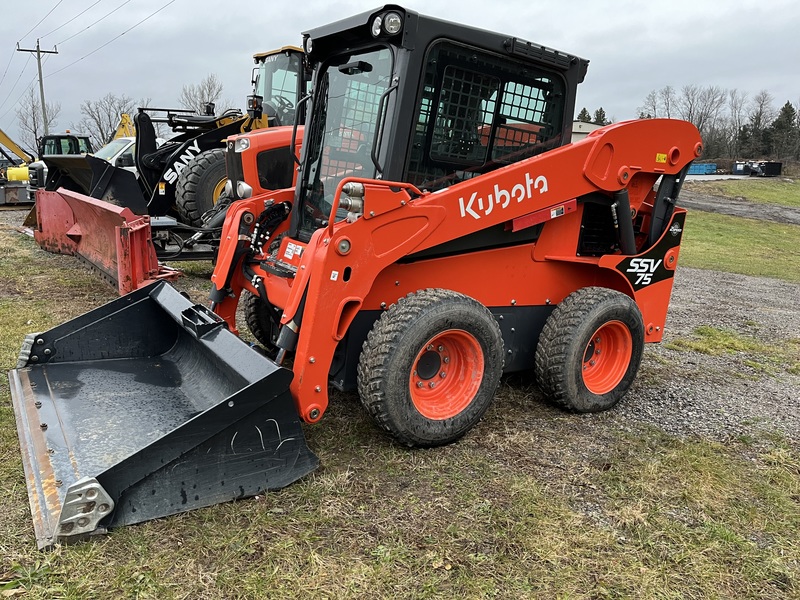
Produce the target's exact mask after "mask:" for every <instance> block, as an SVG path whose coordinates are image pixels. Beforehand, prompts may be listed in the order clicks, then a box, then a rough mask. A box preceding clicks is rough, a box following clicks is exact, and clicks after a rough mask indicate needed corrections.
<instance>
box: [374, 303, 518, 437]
mask: <svg viewBox="0 0 800 600" xmlns="http://www.w3.org/2000/svg"><path fill="white" fill-rule="evenodd" d="M437 336H445V337H444V338H442V339H445V340H449V338H447V337H446V336H458V337H454V338H453V339H454V340H457V339H459V338H460V339H463V340H464V341H465V342H466V344H467V345H468V347H469V348H470V350H472V351H474V357H475V358H476V359H478V360H482V363H483V371H482V373H481V376H480V378H479V377H478V375H477V374H476V373H473V374H471V376H468V377H464V376H463V375H462V376H458V375H457V373H459V372H461V373H463V370H461V371H459V370H458V369H459V365H472V366H477V363H475V362H471V361H470V360H469V359H468V358H467V359H464V358H463V357H464V354H461V353H460V351H459V348H458V347H457V344H453V345H450V344H449V343H448V341H443V342H442V344H448V347H447V348H445V346H444V345H439V344H437V348H438V352H433V351H431V350H432V349H433V346H429V345H428V342H431V341H433V340H434V338H437ZM423 354H431V355H435V356H434V360H437V357H438V360H439V361H440V362H439V363H438V366H433V367H432V373H431V374H430V376H427V381H428V383H427V384H426V385H422V386H419V387H423V388H424V389H423V390H422V391H420V392H417V393H416V397H419V395H420V394H428V393H430V394H432V395H434V397H433V398H432V399H428V400H425V402H429V403H430V404H429V406H434V407H437V409H438V404H437V403H439V402H440V399H439V398H438V395H445V396H446V397H447V399H446V400H444V401H443V404H442V411H441V414H442V417H441V418H436V417H435V415H434V418H431V417H430V416H425V415H424V414H422V413H421V412H420V409H418V406H417V404H415V400H414V399H413V398H412V392H411V385H412V384H411V381H412V377H417V379H420V378H422V376H421V375H419V376H418V374H417V371H416V370H415V366H418V365H422V355H423ZM442 356H445V358H441V357H442ZM450 356H452V357H453V358H452V359H451V358H450ZM418 358H419V359H420V360H419V362H417V359H418ZM440 369H441V372H442V373H445V374H447V373H450V374H452V375H453V378H452V381H453V382H454V383H453V384H450V383H449V382H450V380H449V379H448V380H447V381H446V382H445V380H444V379H439V377H440V376H441V374H440V372H439V371H440ZM448 369H451V370H449V371H448ZM421 371H422V369H421V368H420V372H421ZM502 371H503V337H502V334H501V332H500V327H499V326H498V324H497V321H495V319H494V317H493V316H492V314H491V313H490V312H489V310H488V309H487V308H486V307H485V306H483V305H482V304H481V303H480V302H477V301H476V300H474V299H472V298H470V297H468V296H465V295H463V294H459V293H457V292H454V291H451V290H442V289H426V290H420V291H418V292H414V293H411V294H409V295H408V296H406V297H405V298H401V299H400V300H399V301H398V302H397V303H396V304H394V305H393V306H392V307H390V308H389V310H387V311H386V312H384V313H383V314H382V315H381V317H380V319H378V320H377V321H376V322H375V325H374V326H373V328H372V330H371V331H370V332H369V335H368V336H367V339H366V341H365V342H364V345H363V347H362V351H361V357H360V359H359V363H358V393H359V396H360V397H361V402H362V403H363V404H364V406H365V407H366V409H367V411H368V412H369V414H370V415H371V416H372V418H373V419H374V420H375V422H376V423H377V424H378V426H380V427H381V428H382V429H384V430H386V431H388V432H389V433H390V434H392V435H393V436H394V437H395V439H397V441H399V442H400V443H402V444H405V445H407V446H419V447H431V446H441V445H443V444H449V443H451V442H454V441H456V440H458V439H459V438H460V437H462V436H463V435H464V434H465V433H466V432H467V431H469V430H470V429H471V428H472V427H473V426H474V425H475V424H476V423H478V421H480V419H481V417H482V416H483V414H484V413H485V412H486V409H488V408H489V405H490V404H491V402H492V400H493V399H494V395H495V392H496V391H497V386H498V385H499V383H500V376H501V374H502ZM465 381H470V382H474V386H473V387H476V389H475V390H474V391H473V390H472V389H471V390H469V392H468V396H469V395H471V398H470V397H466V398H465V397H464V396H463V395H462V396H459V395H457V394H453V393H451V392H453V390H452V386H453V385H461V386H462V388H463V386H464V384H463V383H461V382H465ZM431 383H433V384H434V385H431ZM436 383H439V384H440V386H439V387H438V388H435V384H436ZM428 388H430V390H431V391H430V392H428V391H427V390H428ZM434 389H436V391H435V393H434V391H433V390H434ZM456 391H458V390H456ZM453 405H454V406H453ZM445 415H449V416H445Z"/></svg>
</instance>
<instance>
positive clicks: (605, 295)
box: [536, 287, 644, 412]
mask: <svg viewBox="0 0 800 600" xmlns="http://www.w3.org/2000/svg"><path fill="white" fill-rule="evenodd" d="M643 351H644V324H643V322H642V315H641V313H640V312H639V308H638V307H637V306H636V303H635V302H634V301H633V300H632V299H631V298H630V297H629V296H626V295H625V294H623V293H621V292H617V291H615V290H609V289H606V288H599V287H589V288H582V289H580V290H578V291H576V292H574V293H572V294H570V295H569V296H568V297H567V298H565V299H564V301H563V302H562V303H561V304H559V305H558V306H557V307H556V309H555V310H554V311H553V313H552V314H551V315H550V317H548V319H547V322H546V323H545V326H544V328H543V329H542V333H541V335H540V336H539V344H538V346H537V348H536V378H537V380H538V382H539V385H540V387H541V388H542V390H543V391H544V393H545V394H546V395H547V396H548V398H549V399H550V400H552V401H553V402H554V403H555V404H557V405H559V406H561V407H562V408H565V409H567V410H571V411H574V412H599V411H602V410H607V409H609V408H611V407H612V406H614V405H615V404H616V403H617V402H619V400H620V399H621V398H622V397H623V396H624V395H625V393H626V392H627V391H628V388H630V386H631V384H632V383H633V380H634V379H635V377H636V372H637V371H638V370H639V364H640V363H641V360H642V352H643Z"/></svg>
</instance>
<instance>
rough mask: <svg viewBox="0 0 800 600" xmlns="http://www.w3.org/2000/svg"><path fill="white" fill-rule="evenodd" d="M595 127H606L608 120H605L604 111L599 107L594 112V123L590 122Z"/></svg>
mask: <svg viewBox="0 0 800 600" xmlns="http://www.w3.org/2000/svg"><path fill="white" fill-rule="evenodd" d="M592 123H594V124H595V125H608V120H606V111H604V110H603V107H602V106H601V107H600V108H598V109H597V110H596V111H594V121H592Z"/></svg>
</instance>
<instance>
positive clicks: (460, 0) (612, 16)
mask: <svg viewBox="0 0 800 600" xmlns="http://www.w3.org/2000/svg"><path fill="white" fill-rule="evenodd" d="M2 5H3V10H2V12H1V13H0V80H2V81H0V128H2V129H3V130H5V131H6V132H7V133H8V134H9V135H11V136H12V137H13V136H15V135H18V128H17V118H16V114H15V108H16V106H18V100H19V98H20V96H21V95H22V94H23V93H24V92H25V90H26V89H27V88H28V87H29V86H30V85H32V84H33V85H36V83H35V82H36V79H35V77H36V61H35V58H34V57H33V56H32V55H31V54H28V53H24V52H16V51H15V49H16V44H17V42H19V44H20V47H22V48H34V47H35V45H36V39H37V37H39V38H41V47H42V49H43V50H53V47H54V45H57V47H58V54H57V55H48V57H47V59H46V61H44V66H43V70H44V74H45V80H44V82H45V97H46V99H47V101H48V102H58V103H60V105H61V114H60V116H59V119H58V122H57V123H56V125H55V128H56V129H58V130H63V129H65V128H68V127H72V126H75V125H77V123H78V122H79V121H80V119H81V114H80V105H81V102H83V101H84V100H97V99H99V98H101V97H103V96H104V95H106V94H107V93H109V92H111V93H114V94H117V95H122V94H125V95H127V96H130V97H132V98H134V99H139V98H150V99H151V102H152V105H153V106H160V107H178V106H179V105H178V96H179V94H180V91H181V87H182V86H183V85H186V84H196V83H199V82H200V80H202V79H203V77H205V76H206V75H208V74H210V73H214V74H216V75H217V76H218V77H219V78H220V79H221V80H222V82H223V84H224V93H223V96H224V98H225V99H227V100H228V101H229V102H230V103H232V104H233V105H235V106H239V107H241V108H244V98H245V96H246V95H247V94H248V93H249V91H250V83H249V82H250V72H251V69H252V66H253V63H252V55H253V54H254V53H256V52H262V51H265V50H269V49H272V48H276V47H280V46H283V45H287V44H294V45H299V43H300V33H301V32H302V31H304V30H306V29H311V28H313V27H316V26H319V25H323V24H326V23H329V22H332V21H335V20H338V19H341V18H343V17H346V16H350V15H353V14H356V13H360V12H364V11H367V10H371V9H373V8H376V7H378V6H381V5H380V4H378V3H375V2H368V1H366V0H342V1H336V0H324V1H322V0H304V1H303V2H278V1H272V2H252V1H251V2H243V1H240V0H228V1H227V2H220V1H219V0H213V1H211V0H99V1H98V0H61V1H58V0H39V1H37V2H32V3H30V4H27V3H20V2H11V1H10V0H2ZM404 6H405V7H406V8H408V9H412V10H416V11H418V12H420V13H423V14H426V15H430V16H435V17H439V18H446V19H451V20H454V21H459V22H461V23H464V24H468V25H472V26H477V27H482V28H484V29H490V30H494V31H498V32H500V33H504V34H508V35H512V36H515V37H520V38H523V39H526V40H529V41H534V42H537V43H539V44H542V45H545V46H550V47H552V48H556V49H559V50H563V51H565V52H569V53H572V54H577V55H579V56H582V57H584V58H588V59H589V60H590V61H591V62H590V64H589V72H588V74H587V76H586V80H585V82H584V83H583V85H582V86H581V87H580V88H579V92H578V102H577V107H578V110H580V108H581V107H586V108H587V109H588V110H589V111H590V113H592V114H594V111H595V110H596V109H597V108H598V107H602V108H603V109H604V110H605V112H606V116H607V117H608V118H610V119H613V120H615V121H621V120H624V119H630V118H635V117H636V115H637V113H636V109H637V107H639V106H641V105H642V103H643V100H644V98H645V96H646V95H647V94H648V92H650V91H651V90H656V89H660V88H662V87H664V86H666V85H670V86H672V87H674V88H676V89H680V88H681V87H682V86H684V85H689V84H694V85H698V86H708V85H715V86H719V87H721V88H725V89H732V88H736V89H738V90H740V91H742V92H745V93H747V94H748V95H749V96H751V97H752V96H753V95H755V94H756V93H758V92H759V91H761V90H767V91H769V92H770V93H771V94H772V95H773V96H774V98H775V105H776V108H778V107H780V106H782V105H783V104H784V103H785V102H786V101H787V100H788V101H791V102H792V103H794V104H795V105H797V103H798V101H800V77H799V76H798V74H800V2H797V0H762V1H760V2H718V1H711V0H693V1H690V0H671V1H664V2H653V1H647V2H637V1H633V0H628V1H613V2H612V1H606V2H598V1H597V0H549V1H541V0H540V1H537V0H506V1H503V2H500V1H495V2H486V0H425V1H423V0H412V1H409V2H407V3H405V5H404ZM270 7H274V10H270ZM254 8H255V9H256V10H255V12H252V11H253V9H254ZM87 9H88V10H87ZM159 9H161V10H160V11H159ZM50 11H52V12H50ZM83 11H86V12H84V13H83V14H82V15H81V16H77V15H79V13H81V12H83ZM156 11H159V12H157V14H153V13H156ZM248 11H251V12H248ZM48 12H49V14H48ZM109 13H111V14H109ZM105 15H109V16H107V17H106V18H104V19H102V20H100V21H99V22H97V23H96V24H93V23H95V22H96V21H98V20H99V19H101V18H102V17H104V16H105ZM150 15H152V16H150ZM76 16H77V18H76ZM149 16H150V18H149V19H148V20H146V21H144V22H143V23H141V24H139V25H137V23H139V22H140V21H142V20H143V19H146V18H147V17H149ZM71 19H74V20H72V21H71V22H70V20H71ZM40 20H42V21H41V23H39V21H40ZM37 23H38V24H37ZM123 32H126V33H124V35H121V34H123ZM114 38H117V39H114ZM111 40H113V41H111ZM37 88H38V86H37Z"/></svg>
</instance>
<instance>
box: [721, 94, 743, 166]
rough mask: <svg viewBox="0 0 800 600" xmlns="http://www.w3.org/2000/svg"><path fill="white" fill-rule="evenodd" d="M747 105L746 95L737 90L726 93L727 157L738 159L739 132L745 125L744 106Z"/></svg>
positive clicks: (739, 147)
mask: <svg viewBox="0 0 800 600" xmlns="http://www.w3.org/2000/svg"><path fill="white" fill-rule="evenodd" d="M746 105H747V94H745V93H744V92H740V91H739V90H737V89H732V90H729V91H728V121H727V123H728V127H727V131H726V133H727V138H728V156H730V157H731V158H739V155H740V152H741V144H740V140H739V132H740V131H741V130H742V127H743V126H744V124H745V106H746Z"/></svg>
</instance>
